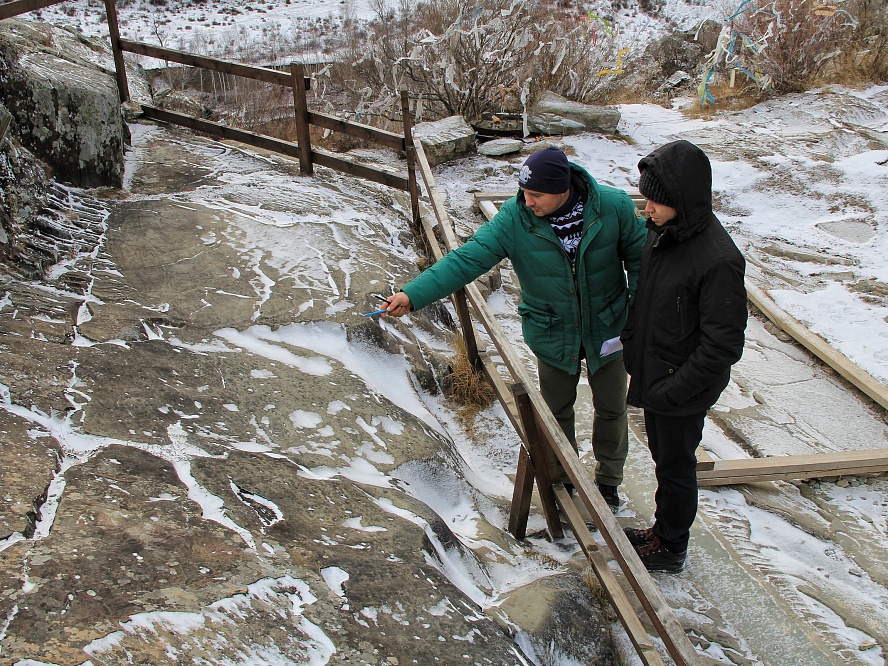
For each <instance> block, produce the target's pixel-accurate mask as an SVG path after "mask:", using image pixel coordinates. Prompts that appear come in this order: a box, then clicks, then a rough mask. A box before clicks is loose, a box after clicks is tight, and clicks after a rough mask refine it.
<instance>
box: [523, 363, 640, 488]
mask: <svg viewBox="0 0 888 666" xmlns="http://www.w3.org/2000/svg"><path fill="white" fill-rule="evenodd" d="M537 365H538V371H539V378H540V393H541V394H542V396H543V399H544V400H545V401H546V404H547V405H549V409H551V410H552V414H553V415H554V416H555V420H557V421H558V425H560V426H561V429H562V430H563V431H564V434H565V436H566V437H567V439H568V441H570V443H571V444H572V445H573V447H574V451H576V450H577V437H576V429H575V418H576V416H575V412H574V403H575V402H576V400H577V384H579V382H580V373H577V374H575V375H572V374H570V373H567V372H564V371H563V370H559V369H558V368H553V367H552V366H551V365H548V364H547V363H545V362H543V361H541V360H539V359H537ZM588 378H589V387H590V388H591V389H592V407H593V409H594V410H595V414H594V416H593V417H592V452H593V453H594V454H595V463H596V464H595V481H596V482H598V483H602V484H605V485H608V486H619V485H620V484H621V483H622V482H623V466H624V465H625V463H626V456H627V455H628V453H629V422H628V419H627V416H626V389H627V386H628V381H629V378H628V375H627V374H626V368H625V367H624V366H623V355H622V354H621V355H620V356H619V357H618V358H616V359H614V360H613V361H610V362H609V363H607V364H605V365H603V366H601V367H600V368H599V369H598V371H597V372H595V373H593V374H591V375H588ZM562 480H566V477H565V478H563V479H562Z"/></svg>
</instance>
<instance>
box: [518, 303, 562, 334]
mask: <svg viewBox="0 0 888 666" xmlns="http://www.w3.org/2000/svg"><path fill="white" fill-rule="evenodd" d="M544 307H545V308H546V309H544V308H539V307H535V306H533V305H528V304H527V301H522V302H521V304H520V305H519V306H518V314H519V315H520V316H521V321H522V322H523V324H524V325H525V326H536V327H538V328H552V327H553V326H555V325H557V324H560V323H561V317H559V316H558V315H557V314H555V312H554V311H552V309H551V306H544Z"/></svg>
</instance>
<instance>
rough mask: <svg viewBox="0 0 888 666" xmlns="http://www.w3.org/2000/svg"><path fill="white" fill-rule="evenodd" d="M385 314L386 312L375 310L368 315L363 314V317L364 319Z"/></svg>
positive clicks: (367, 313)
mask: <svg viewBox="0 0 888 666" xmlns="http://www.w3.org/2000/svg"><path fill="white" fill-rule="evenodd" d="M383 312H385V310H375V311H373V312H366V313H364V314H362V315H361V316H362V317H372V316H373V315H378V314H382V313H383Z"/></svg>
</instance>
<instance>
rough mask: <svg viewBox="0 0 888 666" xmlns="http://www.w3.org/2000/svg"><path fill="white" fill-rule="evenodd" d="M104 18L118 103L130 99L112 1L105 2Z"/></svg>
mask: <svg viewBox="0 0 888 666" xmlns="http://www.w3.org/2000/svg"><path fill="white" fill-rule="evenodd" d="M105 16H106V19H107V21H108V33H109V36H110V38H111V53H112V54H114V74H115V76H116V78H117V92H118V95H119V96H120V103H121V104H123V103H124V102H128V101H129V98H130V93H129V83H128V81H127V78H126V63H125V62H124V61H123V51H122V50H121V48H120V28H119V26H118V24H117V5H116V4H115V2H114V0H105Z"/></svg>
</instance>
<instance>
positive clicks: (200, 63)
mask: <svg viewBox="0 0 888 666" xmlns="http://www.w3.org/2000/svg"><path fill="white" fill-rule="evenodd" d="M120 48H122V49H123V50H124V51H129V52H130V53H138V54H139V55H144V56H148V57H149V58H157V59H159V60H167V61H170V62H177V63H179V64H180V65H190V66H192V67H202V68H203V69H209V70H212V71H214V72H222V73H223V74H231V75H233V76H242V77H244V78H247V79H255V80H257V81H264V82H266V83H274V84H277V85H279V86H287V87H288V88H289V87H290V72H279V71H277V70H275V69H268V68H267V67H254V66H252V65H242V64H240V63H237V62H232V61H230V60H221V59H219V58H208V57H206V56H201V55H197V54H196V53H188V52H186V51H176V50H175V49H166V48H162V47H160V46H154V45H152V44H145V43H143V42H134V41H132V40H129V39H121V40H120ZM310 87H311V79H306V80H305V88H306V90H308V89H310Z"/></svg>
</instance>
